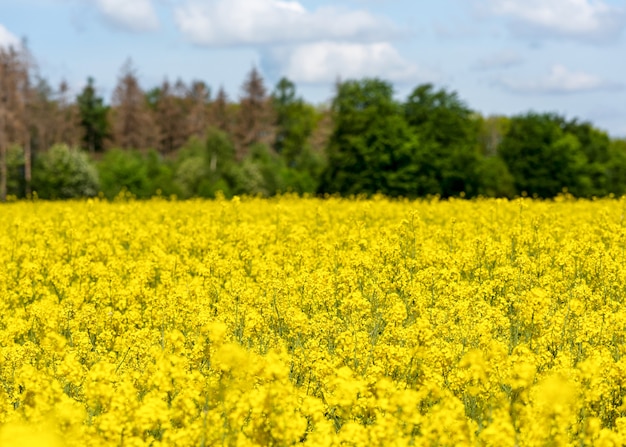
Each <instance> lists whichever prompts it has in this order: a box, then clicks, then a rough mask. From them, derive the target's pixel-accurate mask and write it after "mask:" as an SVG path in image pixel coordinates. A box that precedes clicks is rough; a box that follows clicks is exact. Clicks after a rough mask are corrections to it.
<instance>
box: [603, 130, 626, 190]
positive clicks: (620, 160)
mask: <svg viewBox="0 0 626 447" xmlns="http://www.w3.org/2000/svg"><path fill="white" fill-rule="evenodd" d="M606 174H607V185H606V188H607V191H608V192H609V193H613V194H615V195H616V196H623V195H625V194H626V140H624V139H622V140H613V141H612V142H611V144H610V146H609V161H608V162H607V165H606Z"/></svg>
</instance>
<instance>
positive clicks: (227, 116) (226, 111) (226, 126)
mask: <svg viewBox="0 0 626 447" xmlns="http://www.w3.org/2000/svg"><path fill="white" fill-rule="evenodd" d="M230 112H231V111H230V105H229V101H228V95H227V94H226V91H225V90H224V87H220V89H219V90H218V92H217V97H216V98H215V101H213V104H212V105H211V123H212V125H213V126H215V127H217V128H218V129H219V130H221V131H223V132H226V133H227V134H230V133H231V131H232V124H231V123H232V118H231V113H230Z"/></svg>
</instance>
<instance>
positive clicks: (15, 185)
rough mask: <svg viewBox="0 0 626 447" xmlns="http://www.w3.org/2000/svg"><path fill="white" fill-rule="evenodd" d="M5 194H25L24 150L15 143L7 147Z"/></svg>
mask: <svg viewBox="0 0 626 447" xmlns="http://www.w3.org/2000/svg"><path fill="white" fill-rule="evenodd" d="M6 161H7V195H9V196H15V197H18V198H22V197H24V196H25V191H26V181H25V180H24V150H23V149H22V148H21V147H20V146H17V145H12V146H9V147H8V149H7V158H6Z"/></svg>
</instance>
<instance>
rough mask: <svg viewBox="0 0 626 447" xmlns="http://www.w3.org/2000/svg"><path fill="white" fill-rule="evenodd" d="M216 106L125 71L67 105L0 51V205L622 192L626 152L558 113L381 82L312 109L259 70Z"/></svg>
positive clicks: (348, 90) (193, 88)
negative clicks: (485, 108) (485, 107)
mask: <svg viewBox="0 0 626 447" xmlns="http://www.w3.org/2000/svg"><path fill="white" fill-rule="evenodd" d="M212 93H213V92H212V91H211V89H210V87H209V86H208V85H206V84H205V83H204V82H202V81H193V82H191V83H189V84H186V83H184V82H182V81H180V80H178V81H175V82H173V83H170V82H169V81H168V80H165V81H164V82H163V83H162V84H161V85H160V86H158V87H154V88H152V89H149V90H144V89H143V88H142V86H141V85H140V82H139V80H138V75H137V73H136V70H135V69H134V68H133V66H132V64H131V63H130V62H127V63H126V64H125V65H124V66H123V67H122V70H121V73H120V76H119V78H118V81H117V85H116V87H115V89H114V92H113V95H112V98H111V100H110V102H109V103H107V102H106V101H105V99H104V98H103V97H102V96H101V95H100V94H99V92H98V88H97V85H96V82H95V80H94V79H91V78H90V79H89V80H88V82H87V84H86V85H85V87H84V88H83V89H82V91H81V92H80V93H79V94H78V95H76V96H75V97H74V96H72V95H71V94H70V92H69V89H68V86H67V85H66V84H65V83H61V85H60V86H58V88H52V87H51V86H50V84H49V83H48V82H47V81H46V79H45V78H43V77H42V76H41V75H39V74H38V73H37V70H36V68H35V63H34V61H33V58H32V56H31V55H30V54H29V52H28V50H27V48H25V47H20V48H8V49H6V48H0V199H1V200H6V198H7V197H16V198H23V197H31V196H32V195H33V194H35V193H36V194H37V196H38V197H41V198H49V199H59V198H72V197H84V196H94V195H97V194H100V193H101V194H103V195H104V196H105V197H107V198H110V199H112V198H114V197H116V196H117V195H118V194H119V193H120V192H124V191H128V192H130V193H132V194H133V195H135V196H137V197H139V198H145V197H151V196H153V195H158V194H160V195H163V196H171V195H176V196H178V197H182V198H188V197H215V195H216V194H218V192H220V191H221V192H222V193H223V194H224V195H226V196H232V195H236V194H253V195H259V194H260V195H264V196H271V195H274V194H276V193H279V192H287V191H293V192H297V193H311V194H324V193H331V194H334V193H339V194H342V195H351V194H366V195H369V194H374V193H383V194H386V195H389V196H403V197H410V198H414V197H423V196H429V195H439V196H441V197H450V196H457V195H464V196H466V197H473V196H478V195H483V196H489V197H514V196H516V195H521V194H528V195H531V196H538V197H553V196H555V195H556V194H559V193H560V192H562V191H563V190H564V189H567V190H568V191H569V192H570V193H572V194H574V195H576V196H581V197H589V196H603V195H608V194H615V195H622V194H625V193H626V141H625V140H619V139H611V138H609V136H608V135H607V134H606V133H605V132H603V131H601V130H599V129H596V128H595V127H594V126H593V125H592V124H591V123H588V122H579V121H577V120H567V119H565V118H564V117H562V116H559V115H557V114H549V113H544V114H537V113H528V114H524V115H518V116H513V117H504V116H492V117H483V116H481V115H480V114H479V113H477V112H475V111H473V110H471V109H470V108H469V107H468V106H467V105H466V104H465V103H464V102H463V101H462V100H460V99H459V97H458V96H457V94H456V93H455V92H450V91H447V90H445V89H436V88H435V87H434V86H432V85H430V84H424V85H419V86H418V87H416V88H415V90H414V91H413V92H412V93H411V95H410V96H409V97H408V98H407V99H406V100H405V101H404V102H400V101H398V100H397V99H395V97H394V92H393V88H392V86H391V85H390V84H389V83H387V82H384V81H381V80H378V79H363V80H356V81H345V82H340V83H338V84H337V86H336V94H335V97H334V99H333V101H332V104H331V106H330V107H323V106H321V107H315V106H313V105H311V104H308V103H306V102H305V101H304V100H303V99H302V98H301V97H299V96H298V95H297V93H296V87H295V85H294V84H293V82H291V81H289V80H288V79H284V78H283V79H281V80H280V81H279V82H278V84H277V85H276V86H275V87H274V88H273V89H272V90H271V91H269V90H268V88H267V87H266V85H265V83H264V80H263V79H262V77H261V76H260V74H259V73H258V71H257V70H256V69H252V70H251V71H250V73H249V74H248V75H247V77H246V79H245V81H244V82H243V85H242V88H241V94H240V96H239V97H238V98H237V100H236V101H233V100H231V99H230V98H228V96H227V95H226V93H225V91H224V90H223V89H222V88H220V89H219V90H218V91H217V93H216V94H215V95H213V94H212Z"/></svg>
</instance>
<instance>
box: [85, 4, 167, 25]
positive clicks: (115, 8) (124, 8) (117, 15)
mask: <svg viewBox="0 0 626 447" xmlns="http://www.w3.org/2000/svg"><path fill="white" fill-rule="evenodd" d="M95 1H96V6H97V8H98V10H99V11H100V13H101V14H102V16H103V17H104V19H105V20H106V21H107V22H108V23H110V24H111V25H113V26H115V27H117V28H121V29H124V30H127V31H137V32H141V31H153V30H155V29H157V28H158V27H159V19H158V18H157V15H156V12H155V10H154V6H153V5H152V2H151V0H95Z"/></svg>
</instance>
